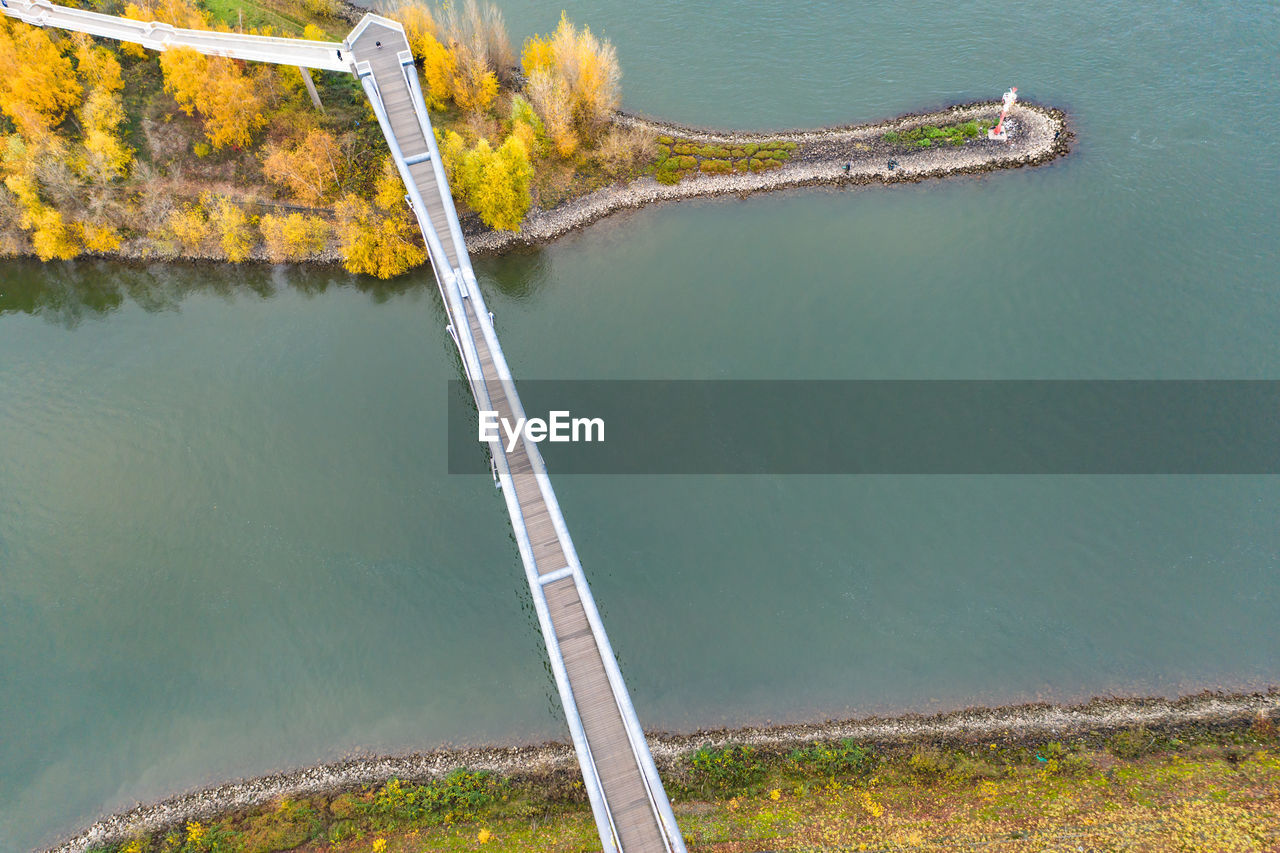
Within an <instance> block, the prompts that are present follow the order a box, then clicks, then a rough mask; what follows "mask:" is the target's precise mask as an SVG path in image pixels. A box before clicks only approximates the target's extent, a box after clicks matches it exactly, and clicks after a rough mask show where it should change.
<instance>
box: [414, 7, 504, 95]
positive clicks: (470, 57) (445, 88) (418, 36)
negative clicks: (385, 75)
mask: <svg viewBox="0 0 1280 853" xmlns="http://www.w3.org/2000/svg"><path fill="white" fill-rule="evenodd" d="M393 14H394V15H395V17H396V19H397V20H399V21H400V23H401V24H403V25H404V28H405V36H406V37H407V38H408V39H409V46H410V48H412V50H413V53H414V56H416V57H417V58H418V59H419V60H420V61H421V62H422V75H423V77H424V78H425V80H426V93H427V95H428V97H429V99H430V101H431V104H430V106H431V107H432V108H434V109H440V108H442V107H443V105H444V103H445V102H446V101H453V102H454V103H455V104H457V105H458V107H459V108H460V109H462V110H463V111H465V112H480V113H482V112H484V111H485V110H487V109H489V107H490V106H491V105H492V104H493V101H494V98H496V97H497V94H498V82H499V76H500V74H501V73H503V72H504V71H505V68H504V67H503V66H504V63H507V62H509V61H510V54H511V45H510V43H509V42H508V41H507V32H506V27H505V25H504V24H503V23H502V15H501V13H500V12H499V11H498V10H497V8H496V7H492V6H488V5H486V6H485V7H484V8H483V9H482V8H481V7H480V6H479V5H478V4H477V3H476V2H475V0H467V2H466V3H464V4H461V6H457V5H449V6H445V7H444V8H443V10H442V12H441V14H442V15H443V16H444V17H443V23H441V22H439V21H437V18H436V16H435V15H434V14H433V13H432V11H431V9H429V8H428V7H427V6H426V5H424V4H423V3H421V2H412V3H409V4H406V5H404V6H402V7H400V9H398V10H397V11H396V12H395V13H393Z"/></svg>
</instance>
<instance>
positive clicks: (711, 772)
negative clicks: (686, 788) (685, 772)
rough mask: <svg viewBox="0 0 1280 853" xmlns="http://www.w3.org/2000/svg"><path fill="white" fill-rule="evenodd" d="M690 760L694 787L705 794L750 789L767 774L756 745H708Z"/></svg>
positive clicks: (721, 793)
mask: <svg viewBox="0 0 1280 853" xmlns="http://www.w3.org/2000/svg"><path fill="white" fill-rule="evenodd" d="M688 761H689V775H690V778H691V779H692V780H693V787H694V789H696V790H697V791H698V792H700V793H702V794H704V795H719V796H729V795H733V794H736V793H739V792H742V791H745V790H748V789H749V788H750V787H751V786H752V785H756V784H758V783H759V782H760V781H761V780H762V779H764V777H765V773H766V768H765V765H764V764H763V763H762V762H761V761H760V760H759V759H758V758H757V757H756V749H755V747H753V746H724V747H720V748H718V749H717V748H714V747H710V746H704V747H702V748H701V749H699V750H698V751H697V752H695V753H694V754H693V755H691V756H690V757H689V759H688Z"/></svg>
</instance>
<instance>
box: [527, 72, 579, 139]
mask: <svg viewBox="0 0 1280 853" xmlns="http://www.w3.org/2000/svg"><path fill="white" fill-rule="evenodd" d="M525 94H527V95H528V96H529V101H530V102H531V103H532V104H533V107H534V109H535V110H537V112H538V115H539V116H541V118H542V123H543V126H544V127H545V128H546V133H547V136H548V137H549V138H550V139H551V143H552V144H553V145H554V146H555V149H556V153H558V154H559V155H560V156H561V157H565V158H568V157H572V156H573V154H574V152H576V151H577V150H578V131H577V128H575V127H574V123H573V99H572V95H571V94H570V92H569V86H568V85H567V84H566V83H565V82H564V80H562V79H560V78H559V77H557V76H556V75H555V74H553V73H552V72H550V71H547V70H546V69H543V68H539V69H536V70H535V71H534V72H533V73H532V74H530V75H529V82H528V84H527V85H526V86H525Z"/></svg>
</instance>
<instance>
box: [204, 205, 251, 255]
mask: <svg viewBox="0 0 1280 853" xmlns="http://www.w3.org/2000/svg"><path fill="white" fill-rule="evenodd" d="M205 206H206V207H207V208H208V209H209V225H210V227H211V229H212V230H213V232H214V233H215V234H216V235H217V237H218V246H219V248H221V249H222V254H223V255H224V256H225V257H226V259H227V260H228V261H231V262H232V263H237V264H238V263H240V262H241V261H243V260H245V259H246V258H248V257H249V253H250V252H251V251H253V245H254V234H253V226H252V224H251V223H250V221H249V215H248V214H247V213H245V212H244V209H243V208H241V207H240V205H238V204H236V203H235V202H233V201H231V199H228V198H219V199H217V200H216V201H212V200H211V201H206V205H205Z"/></svg>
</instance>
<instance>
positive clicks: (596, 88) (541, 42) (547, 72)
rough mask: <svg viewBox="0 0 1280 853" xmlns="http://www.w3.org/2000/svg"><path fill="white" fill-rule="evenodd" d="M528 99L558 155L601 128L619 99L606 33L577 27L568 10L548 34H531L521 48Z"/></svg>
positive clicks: (612, 53) (618, 75)
mask: <svg viewBox="0 0 1280 853" xmlns="http://www.w3.org/2000/svg"><path fill="white" fill-rule="evenodd" d="M521 65H522V67H523V68H524V72H525V75H526V77H527V78H528V85H527V86H526V91H527V92H528V94H529V100H530V101H532V102H533V105H534V106H535V107H536V108H537V109H538V112H539V114H540V115H541V116H542V120H543V121H544V122H545V123H546V126H547V133H548V135H549V136H550V137H551V138H552V140H553V141H554V142H555V144H556V149H557V150H558V151H559V152H560V154H561V155H562V156H566V157H567V156H569V155H570V154H572V153H573V151H574V150H575V149H576V148H577V144H578V142H579V141H580V140H581V139H582V138H584V137H586V136H588V135H590V134H593V133H595V132H596V131H598V130H599V128H600V127H601V126H603V125H604V124H605V123H606V122H607V121H608V120H609V118H610V117H611V116H612V114H613V112H614V111H615V110H616V109H617V108H618V104H619V102H620V97H621V95H620V89H619V81H620V79H621V71H620V70H619V67H618V55H617V51H616V50H615V49H614V47H613V45H612V44H611V43H610V42H609V40H608V39H605V40H603V41H601V40H600V39H597V38H596V37H595V36H594V35H593V34H592V33H591V30H590V28H588V27H583V28H582V29H581V30H579V29H578V28H577V27H575V26H574V25H573V24H572V23H571V22H570V21H569V18H568V16H567V15H564V14H561V16H560V24H559V25H558V26H557V27H556V29H555V32H553V33H552V34H551V35H549V36H533V37H531V38H530V39H529V40H528V41H526V42H525V46H524V50H523V52H522V54H521Z"/></svg>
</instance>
